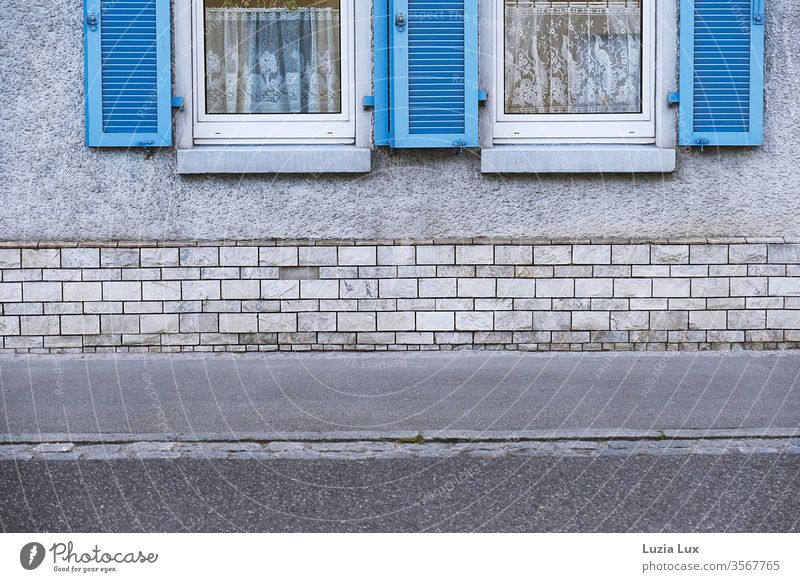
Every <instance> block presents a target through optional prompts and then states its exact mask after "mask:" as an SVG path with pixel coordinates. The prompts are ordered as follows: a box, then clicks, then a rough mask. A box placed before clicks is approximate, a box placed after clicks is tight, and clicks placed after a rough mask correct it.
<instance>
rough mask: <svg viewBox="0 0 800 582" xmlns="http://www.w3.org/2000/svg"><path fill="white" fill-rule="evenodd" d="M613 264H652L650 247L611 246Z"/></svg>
mask: <svg viewBox="0 0 800 582" xmlns="http://www.w3.org/2000/svg"><path fill="white" fill-rule="evenodd" d="M611 262H612V263H613V264H615V265H646V264H648V263H649V262H650V245H611Z"/></svg>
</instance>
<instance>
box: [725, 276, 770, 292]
mask: <svg viewBox="0 0 800 582" xmlns="http://www.w3.org/2000/svg"><path fill="white" fill-rule="evenodd" d="M730 294H731V296H732V297H756V296H764V295H767V278H766V277H734V278H733V279H731V280H730Z"/></svg>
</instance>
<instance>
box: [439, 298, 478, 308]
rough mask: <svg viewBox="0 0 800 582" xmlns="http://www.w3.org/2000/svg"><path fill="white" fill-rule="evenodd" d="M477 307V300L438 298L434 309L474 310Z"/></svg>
mask: <svg viewBox="0 0 800 582" xmlns="http://www.w3.org/2000/svg"><path fill="white" fill-rule="evenodd" d="M474 308H475V300H474V299H471V298H466V299H447V298H445V299H436V301H435V303H434V309H435V310H436V311H472V310H473V309H474Z"/></svg>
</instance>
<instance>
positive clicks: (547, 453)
mask: <svg viewBox="0 0 800 582" xmlns="http://www.w3.org/2000/svg"><path fill="white" fill-rule="evenodd" d="M731 453H734V454H735V453H738V454H745V455H749V454H791V455H800V438H727V439H726V438H710V439H641V440H634V439H611V440H556V439H551V440H525V441H520V440H509V441H505V442H498V441H467V442H425V441H423V442H399V441H395V442H391V441H388V442H387V441H366V440H365V441H346V442H321V441H270V442H246V441H241V442H230V441H226V442H222V441H216V442H212V441H207V442H179V441H141V442H133V443H109V444H105V443H72V442H58V443H52V442H50V443H40V444H34V443H24V444H3V445H0V461H11V460H16V461H29V460H34V461H36V460H41V461H77V460H105V461H112V460H124V459H138V460H147V459H226V460H235V459H238V460H254V459H255V460H258V459H261V460H267V459H298V460H313V459H342V460H359V459H414V458H431V457H434V458H448V457H454V456H467V457H492V458H498V457H506V456H520V457H541V456H544V457H631V456H638V455H650V456H662V455H723V454H731Z"/></svg>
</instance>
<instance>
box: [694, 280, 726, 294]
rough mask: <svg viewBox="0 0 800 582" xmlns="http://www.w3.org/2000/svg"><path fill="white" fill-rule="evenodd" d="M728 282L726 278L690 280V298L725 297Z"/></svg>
mask: <svg viewBox="0 0 800 582" xmlns="http://www.w3.org/2000/svg"><path fill="white" fill-rule="evenodd" d="M729 281H730V280H729V279H728V278H727V277H709V278H707V279H692V297H727V296H728V295H729V288H730V285H729Z"/></svg>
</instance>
